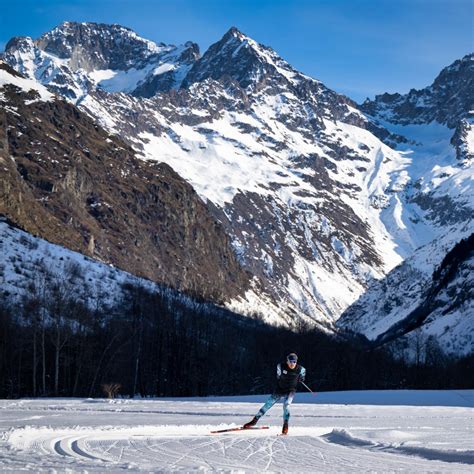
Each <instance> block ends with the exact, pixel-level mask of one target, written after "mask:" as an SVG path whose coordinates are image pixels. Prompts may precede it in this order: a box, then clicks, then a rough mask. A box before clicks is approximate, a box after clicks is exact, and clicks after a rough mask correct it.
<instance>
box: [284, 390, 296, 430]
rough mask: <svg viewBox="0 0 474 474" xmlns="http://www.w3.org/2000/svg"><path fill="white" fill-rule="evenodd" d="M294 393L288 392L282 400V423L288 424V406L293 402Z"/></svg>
mask: <svg viewBox="0 0 474 474" xmlns="http://www.w3.org/2000/svg"><path fill="white" fill-rule="evenodd" d="M294 396H295V392H290V393H289V394H288V395H287V396H286V397H285V399H284V400H283V422H284V423H287V424H288V421H289V419H290V405H291V403H292V402H293V398H294Z"/></svg>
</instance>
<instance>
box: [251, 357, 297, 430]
mask: <svg viewBox="0 0 474 474" xmlns="http://www.w3.org/2000/svg"><path fill="white" fill-rule="evenodd" d="M297 362H298V356H297V355H296V354H295V353H294V352H292V353H291V354H288V355H287V357H286V362H283V363H281V364H278V365H277V385H276V388H275V390H274V392H273V394H272V395H270V397H269V398H268V400H267V401H266V402H265V404H264V405H263V406H262V408H260V410H259V411H258V413H257V414H256V415H255V416H254V417H253V418H252V420H250V421H249V422H248V423H246V424H245V425H244V426H243V428H244V429H246V428H251V427H252V426H254V425H255V424H257V421H258V420H259V419H260V418H261V417H262V416H263V415H264V414H265V413H266V412H267V411H268V410H269V409H270V408H271V407H272V406H273V405H275V403H276V402H278V401H279V400H281V399H282V398H283V429H282V431H281V432H282V434H284V435H286V434H288V421H289V419H290V405H291V402H292V401H293V397H294V396H295V392H296V386H297V385H298V382H300V381H301V382H304V379H305V375H306V369H305V368H304V367H302V366H301V365H298V363H297Z"/></svg>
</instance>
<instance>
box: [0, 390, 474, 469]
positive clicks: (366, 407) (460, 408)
mask: <svg viewBox="0 0 474 474" xmlns="http://www.w3.org/2000/svg"><path fill="white" fill-rule="evenodd" d="M265 398H266V397H265V396H249V397H209V398H195V399H154V400H151V399H150V400H140V399H135V400H128V399H123V400H122V399H118V400H104V399H22V400H2V401H0V466H1V468H0V469H1V470H2V471H11V470H15V471H17V470H24V469H26V470H28V469H29V470H35V471H40V472H41V471H51V470H57V469H60V470H63V471H64V470H67V471H68V472H77V471H81V472H83V471H104V470H107V471H114V472H118V471H122V470H124V469H126V470H133V471H139V470H154V471H160V472H170V471H179V470H184V471H187V472H190V471H191V472H194V471H198V470H199V471H205V472H206V471H217V470H219V471H232V472H233V471H239V472H255V471H259V472H265V471H271V472H297V471H298V472H303V471H304V472H316V471H317V472H341V471H343V472H373V471H378V472H380V471H383V472H395V471H397V472H400V471H401V472H433V471H434V472H472V470H473V468H474V441H473V439H474V436H473V434H474V433H473V431H474V423H473V414H474V410H473V406H474V403H473V402H474V390H460V391H358V392H333V393H329V392H328V393H319V394H317V395H316V396H312V395H311V394H301V393H300V394H297V396H296V398H295V403H294V404H293V406H292V410H291V412H292V416H291V419H290V434H289V436H287V437H282V436H278V434H279V433H280V430H281V422H282V420H281V404H278V405H277V406H275V407H274V408H273V409H272V410H270V411H269V412H268V414H267V415H266V416H265V417H264V418H263V419H262V420H261V421H260V424H265V425H269V426H270V429H269V430H262V431H258V430H252V431H244V432H234V433H223V434H214V435H212V434H210V431H211V430H213V429H222V428H227V427H232V426H239V425H241V424H242V423H244V422H245V421H248V419H250V417H251V416H253V415H254V414H255V412H256V411H257V410H258V408H259V407H260V406H261V403H262V402H263V401H264V400H265ZM410 400H412V401H413V403H414V404H417V405H418V406H409V405H407V403H409V402H410ZM373 403H377V404H378V405H376V404H373ZM383 403H385V404H383ZM422 403H425V405H421V404H422ZM442 405H443V406H442Z"/></svg>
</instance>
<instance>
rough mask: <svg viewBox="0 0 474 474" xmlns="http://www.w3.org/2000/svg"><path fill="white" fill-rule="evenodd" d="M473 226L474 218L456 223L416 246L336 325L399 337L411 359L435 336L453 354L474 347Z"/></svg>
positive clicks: (382, 339) (377, 336) (383, 338)
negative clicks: (464, 247) (456, 257)
mask: <svg viewBox="0 0 474 474" xmlns="http://www.w3.org/2000/svg"><path fill="white" fill-rule="evenodd" d="M473 225H474V224H473V222H472V220H470V221H468V222H466V223H465V224H464V225H463V226H461V227H459V226H453V227H452V228H451V229H450V231H448V232H447V233H446V234H444V235H443V237H441V238H438V239H435V240H434V241H432V242H430V243H429V244H427V245H425V246H422V247H420V248H419V249H417V250H416V251H415V252H414V254H413V255H411V256H410V257H409V258H407V259H406V260H405V261H404V262H403V263H402V264H401V265H399V266H398V267H396V268H395V269H394V270H392V271H391V272H390V273H389V274H388V275H387V276H386V277H385V278H383V279H382V280H379V281H376V282H374V283H373V284H372V285H371V286H370V287H369V289H368V291H367V292H366V293H365V294H364V295H363V296H362V297H361V298H360V299H359V300H358V301H357V302H356V303H354V304H353V305H351V306H350V307H349V308H348V309H347V310H346V311H345V312H344V313H343V315H342V316H341V318H340V319H339V320H338V322H337V325H338V326H339V327H341V328H346V329H347V328H349V329H351V330H352V331H354V332H357V333H360V334H364V335H365V336H366V337H367V338H368V339H369V340H372V341H375V342H376V343H377V344H381V343H388V342H391V341H395V340H398V342H399V343H400V342H401V345H400V344H399V345H398V346H399V348H400V347H401V349H402V350H401V353H398V354H397V355H403V356H404V355H406V356H407V357H409V358H410V359H413V357H414V348H415V347H418V350H421V349H420V347H421V346H423V353H424V352H425V347H424V346H425V344H426V343H427V342H428V340H429V338H430V337H431V338H434V339H435V340H436V342H437V344H439V346H440V347H441V348H442V349H443V350H444V351H445V352H447V353H450V354H452V355H465V354H469V353H471V352H473V351H474V317H473V316H474V294H473V291H474V280H473V275H474V273H473V269H474V267H473V265H474V247H473V246H472V242H473V237H472V236H473V235H474V234H473ZM463 239H464V240H463ZM463 245H464V246H466V251H463V253H462V256H461V258H458V259H457V260H456V259H453V258H452V257H451V258H449V256H450V255H453V254H454V255H456V252H457V251H456V249H457V248H458V249H459V247H460V246H463ZM469 247H470V249H471V250H470V252H469V250H468V248H469ZM458 251H459V250H458ZM447 259H448V260H447ZM453 260H454V261H453ZM446 268H447V269H448V273H449V276H447V277H446V276H445V277H444V280H443V279H442V278H441V277H440V275H443V274H444V273H446Z"/></svg>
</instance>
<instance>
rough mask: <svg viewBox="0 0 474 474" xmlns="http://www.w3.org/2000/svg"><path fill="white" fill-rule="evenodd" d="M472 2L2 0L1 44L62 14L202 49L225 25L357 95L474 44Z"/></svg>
mask: <svg viewBox="0 0 474 474" xmlns="http://www.w3.org/2000/svg"><path fill="white" fill-rule="evenodd" d="M473 18H474V0H391V1H388V0H372V1H367V0H365V1H364V0H352V1H349V0H345V1H343V0H326V1H322V0H271V1H270V0H253V1H248V0H227V1H226V0H220V1H217V0H168V1H161V0H70V1H68V2H65V1H57V0H45V1H40V0H36V1H33V0H21V1H18V2H14V1H10V2H3V5H2V8H1V15H0V50H2V51H3V49H4V47H5V44H6V42H7V41H8V40H9V39H10V38H11V37H12V36H23V35H24V36H32V37H33V38H37V37H38V36H40V35H41V34H42V33H44V32H46V31H48V30H50V29H52V28H54V27H55V26H56V25H58V24H59V23H61V22H63V21H95V22H101V23H119V24H121V25H124V26H128V27H130V28H132V29H134V30H135V31H136V32H137V33H138V34H139V35H141V36H143V37H145V38H148V39H151V40H153V41H156V42H160V41H163V42H165V43H174V44H179V43H184V42H185V41H187V40H192V41H195V42H197V43H198V44H199V46H200V47H201V51H202V52H204V50H205V49H206V48H207V47H208V46H209V45H210V44H212V43H214V42H215V41H218V40H219V39H220V38H221V37H222V35H223V34H224V33H225V32H226V31H227V30H228V29H229V28H230V27H231V26H236V27H237V28H239V29H240V30H242V31H243V32H244V33H245V34H247V35H248V36H251V37H252V38H254V39H255V40H257V41H258V42H260V43H263V44H265V45H268V46H271V47H272V48H273V49H274V50H275V51H277V52H278V53H279V54H280V55H281V56H282V57H283V58H284V59H286V60H287V61H288V62H289V63H291V64H292V65H293V66H294V67H296V68H297V69H299V70H300V71H302V72H304V73H305V74H308V75H310V76H312V77H315V78H317V79H320V80H321V81H323V82H324V83H325V84H326V85H327V86H329V87H331V88H333V89H335V90H337V91H339V92H342V93H345V94H347V95H349V96H350V97H352V98H354V99H355V100H358V101H361V100H363V99H364V98H365V97H367V96H369V97H373V96H374V95H375V94H377V93H383V92H386V91H388V92H407V91H408V90H409V89H410V88H412V87H415V88H420V87H424V86H426V85H428V84H430V83H431V82H432V81H433V79H434V78H435V77H436V75H437V74H438V73H439V71H440V70H441V69H442V68H443V67H445V66H447V65H448V64H450V63H451V62H453V61H454V60H455V59H457V58H460V57H462V56H464V55H465V54H467V53H469V52H472V51H473V50H474V46H473V45H474V32H473V30H474V27H473V21H474V20H473Z"/></svg>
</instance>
